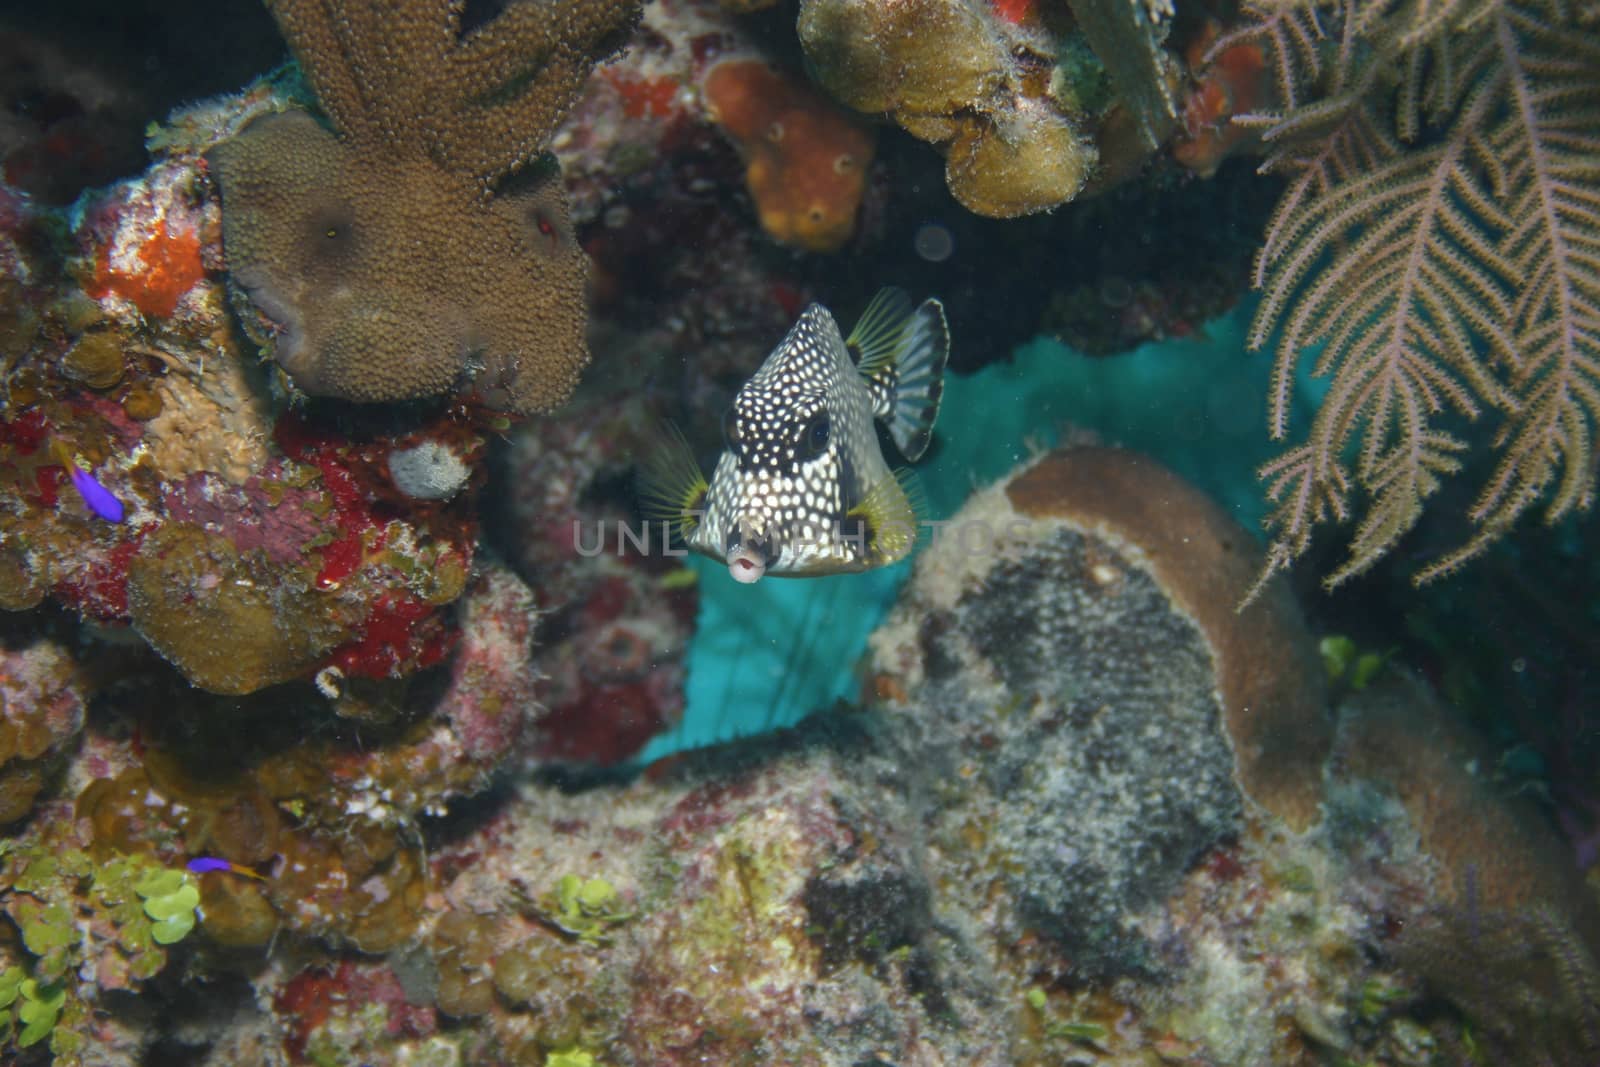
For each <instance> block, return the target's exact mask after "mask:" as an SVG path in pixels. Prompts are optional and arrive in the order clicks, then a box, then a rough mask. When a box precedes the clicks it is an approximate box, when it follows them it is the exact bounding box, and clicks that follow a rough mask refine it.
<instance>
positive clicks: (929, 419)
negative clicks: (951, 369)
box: [845, 288, 950, 463]
mask: <svg viewBox="0 0 1600 1067" xmlns="http://www.w3.org/2000/svg"><path fill="white" fill-rule="evenodd" d="M845 344H846V345H847V346H848V347H849V348H850V349H851V351H852V352H855V353H857V354H858V360H857V369H858V370H859V371H860V372H861V376H862V377H863V378H864V379H866V382H867V387H868V389H869V390H870V391H871V392H872V394H873V398H874V414H875V415H877V417H878V418H880V419H884V420H886V421H887V423H888V427H889V436H891V437H893V438H894V443H895V447H896V448H898V449H899V450H900V454H901V455H902V456H904V457H905V458H906V459H907V460H908V461H910V462H912V463H915V462H916V461H917V460H918V459H921V458H922V454H923V453H924V452H926V451H927V450H928V441H929V440H930V439H931V438H932V436H933V423H934V420H935V419H937V418H938V417H939V401H940V399H941V398H943V396H944V368H945V364H946V363H948V362H949V360H950V324H949V323H948V322H947V321H946V320H945V317H944V305H943V304H941V303H939V301H937V300H934V299H931V298H930V299H928V300H924V301H923V302H922V303H921V304H919V305H918V306H917V307H916V308H915V309H913V308H912V307H911V301H910V299H909V298H908V297H907V296H906V294H905V293H904V292H903V291H902V290H899V289H894V288H888V289H883V290H881V291H880V292H879V293H878V295H877V296H875V297H873V298H872V303H870V304H868V305H867V310H866V311H865V312H863V313H862V315H861V321H860V322H858V323H856V328H855V329H854V330H852V331H851V332H850V336H849V338H848V339H847V340H846V341H845Z"/></svg>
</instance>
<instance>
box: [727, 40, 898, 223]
mask: <svg viewBox="0 0 1600 1067" xmlns="http://www.w3.org/2000/svg"><path fill="white" fill-rule="evenodd" d="M704 93H705V101H706V109H707V111H708V112H709V114H710V115H711V118H712V119H713V120H714V121H715V122H717V123H718V124H719V125H720V126H721V127H722V128H723V129H724V130H725V131H726V132H727V134H728V136H729V137H731V138H732V139H733V141H734V143H735V144H737V145H738V147H739V154H740V155H741V156H742V157H743V159H744V161H745V168H746V169H745V182H746V184H747V185H748V187H749V189H750V195H751V197H753V198H754V199H755V202H756V210H757V212H758V213H759V215H760V218H761V227H762V229H764V230H766V231H767V233H769V234H771V235H772V237H773V238H774V239H776V240H778V241H780V242H782V243H784V244H787V245H793V246H795V247H797V248H804V249H806V250H808V251H811V252H833V251H836V250H838V249H839V247H840V246H842V245H843V244H844V243H845V242H846V241H848V240H849V239H850V236H851V235H852V234H853V233H854V232H855V224H856V213H857V210H858V209H859V208H860V206H861V194H862V193H863V192H864V191H865V189H866V174H867V167H868V165H869V164H870V163H871V162H872V153H873V148H874V144H873V136H872V134H871V132H870V131H869V130H868V129H867V128H866V127H865V126H863V125H862V124H861V123H860V122H858V121H856V120H855V119H852V118H850V117H849V116H848V115H846V114H844V113H843V112H841V111H840V110H839V109H838V108H837V107H835V106H834V105H833V104H832V103H830V102H829V101H828V100H826V99H824V98H823V97H822V96H821V94H819V93H817V92H814V91H813V90H812V89H811V88H810V87H808V86H807V85H805V83H804V82H803V81H801V80H799V79H797V78H795V77H792V76H787V75H784V74H782V73H780V72H779V71H777V70H775V69H774V68H773V67H771V66H769V65H768V64H766V63H763V62H760V61H758V60H753V59H730V60H726V61H724V62H722V63H719V64H717V65H716V66H715V67H713V68H712V69H711V72H710V73H709V74H708V75H707V76H706V81H705V87H704Z"/></svg>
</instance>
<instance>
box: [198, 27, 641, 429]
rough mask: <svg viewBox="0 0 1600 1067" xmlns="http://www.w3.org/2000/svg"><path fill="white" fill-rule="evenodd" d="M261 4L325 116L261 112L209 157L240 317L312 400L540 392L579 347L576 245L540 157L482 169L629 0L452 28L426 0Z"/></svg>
mask: <svg viewBox="0 0 1600 1067" xmlns="http://www.w3.org/2000/svg"><path fill="white" fill-rule="evenodd" d="M273 13H274V15H275V17H276V18H277V19H278V22H279V25H280V26H281V27H282V28H283V30H284V34H285V36H287V37H288V38H289V41H290V44H291V46H292V47H293V49H294V51H295V55H296V56H297V57H298V59H299V61H300V64H301V68H302V70H303V71H304V73H305V75H306V77H307V79H308V80H309V81H310V82H311V84H312V85H313V86H314V87H315V89H316V92H317V99H318V102H319V103H320V104H321V106H322V108H323V109H324V111H325V112H326V113H327V115H328V116H329V118H330V120H331V121H332V123H333V126H334V128H335V131H336V132H334V133H330V132H329V131H328V130H326V129H324V128H323V127H322V126H321V125H320V124H319V123H318V122H317V121H316V120H315V119H313V118H312V117H311V116H310V115H309V114H306V113H303V112H297V111H296V112H286V113H283V114H278V115H269V116H264V117H261V118H258V119H256V120H255V121H254V122H252V123H251V124H250V125H248V126H247V127H245V128H244V129H243V130H242V131H240V133H239V134H238V135H237V136H235V137H234V138H232V139H231V140H229V141H227V142H225V143H223V144H221V145H219V146H218V147H216V148H215V149H213V150H212V151H211V152H210V154H209V156H208V160H209V162H210V164H211V166H212V167H213V168H214V169H215V171H216V173H217V175H218V177H219V179H220V181H221V185H222V195H223V240H224V245H225V248H226V251H227V255H228V267H229V271H230V275H231V278H232V280H233V283H234V285H235V286H236V287H237V290H238V292H239V293H241V294H242V295H243V296H244V298H245V300H244V303H243V305H242V306H241V313H242V315H243V316H244V318H245V321H246V324H247V325H248V326H249V327H250V328H251V329H252V331H253V332H254V333H255V334H256V335H257V336H258V338H259V339H260V340H261V342H262V343H263V344H264V345H267V346H269V347H270V348H271V349H272V351H273V355H274V357H275V358H276V359H277V361H278V363H279V365H280V366H282V367H283V369H284V370H285V371H286V372H287V373H288V375H289V377H290V378H291V379H292V380H293V382H294V384H295V386H296V387H297V388H299V389H301V390H303V391H305V392H307V393H310V394H313V395H318V396H335V397H342V398H345V399H350V400H360V401H392V400H402V399H412V398H418V397H430V396H437V395H440V394H444V393H471V394H473V395H474V396H476V397H477V398H478V399H479V400H481V402H483V403H485V404H487V405H489V406H491V407H496V408H502V409H507V410H511V411H515V412H530V411H544V410H549V409H551V408H553V407H555V406H556V405H558V404H559V403H561V402H562V401H563V400H565V399H566V397H567V395H568V394H569V393H570V392H571V391H572V388H573V386H574V385H575V384H576V382H577V377H578V372H579V370H580V369H581V368H582V367H583V365H584V364H585V363H587V361H588V349H587V347H586V344H585V340H584V323H585V313H584V285H585V278H586V268H585V261H584V258H583V255H582V252H581V251H580V249H579V248H578V246H577V242H576V239H575V237H574V235H573V233H572V229H571V225H570V223H569V222H568V220H567V213H566V206H565V201H564V199H563V197H562V194H561V186H560V180H559V175H557V174H556V173H555V172H554V170H553V169H551V168H543V169H540V168H535V169H534V170H531V171H529V172H528V173H527V174H525V175H522V176H519V180H518V181H516V182H513V183H506V182H503V181H502V179H505V178H506V177H507V176H508V175H510V174H513V173H514V172H516V171H519V170H521V169H522V168H523V167H525V166H526V165H527V164H528V163H529V162H530V161H531V160H532V159H533V158H534V157H535V156H536V155H537V154H538V153H539V152H540V151H541V150H542V149H543V148H544V146H545V144H546V143H547V142H548V140H549V137H550V134H551V132H552V131H553V130H554V128H555V125H556V123H557V122H558V121H559V120H560V118H561V116H562V114H563V113H564V112H565V110H566V109H567V108H568V107H569V106H570V105H571V103H572V100H573V98H574V96H575V95H576V93H577V90H578V87H579V85H580V84H581V83H582V80H583V78H584V77H585V76H586V74H587V73H588V70H589V67H590V66H591V64H592V63H593V62H594V61H595V59H597V58H599V57H601V56H603V55H605V54H606V53H607V52H609V51H611V50H612V49H613V48H615V47H616V45H617V44H618V43H620V40H621V38H620V36H619V35H620V34H623V33H625V32H626V30H627V29H628V27H629V25H630V21H631V20H632V19H633V18H634V17H635V9H634V5H633V4H631V3H626V2H617V3H603V4H601V3H569V4H565V5H562V6H561V8H560V10H559V11H557V12H546V11H539V12H537V13H535V12H534V11H532V9H530V8H523V7H517V8H512V9H509V10H508V11H507V12H505V13H504V14H503V15H501V16H500V17H499V18H497V19H494V20H492V21H491V22H489V23H487V24H485V25H483V26H479V27H477V28H475V29H474V30H473V31H472V32H470V33H469V34H467V35H466V36H465V37H464V38H462V37H461V27H460V10H459V7H458V6H457V5H454V4H450V3H436V2H432V0H418V2H414V3H411V4H408V5H406V6H405V7H403V8H401V9H399V10H396V11H387V10H386V11H383V12H371V13H367V12H365V9H363V8H361V7H360V6H359V5H357V6H354V7H350V8H348V9H345V8H340V9H339V11H337V12H334V11H330V10H326V9H325V8H324V7H323V5H321V4H318V3H284V4H278V5H275V6H274V8H273ZM458 38H459V41H458Z"/></svg>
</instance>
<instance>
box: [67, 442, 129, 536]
mask: <svg viewBox="0 0 1600 1067" xmlns="http://www.w3.org/2000/svg"><path fill="white" fill-rule="evenodd" d="M50 451H51V452H52V453H53V454H54V455H55V457H56V459H57V460H59V461H60V463H61V465H62V466H63V467H65V468H66V469H67V473H68V474H70V475H72V487H73V488H74V489H76V490H77V491H78V495H79V496H81V497H83V503H84V506H85V507H87V508H88V509H89V510H90V511H92V512H94V513H95V514H96V515H98V516H100V517H101V518H102V519H105V520H106V521H107V522H121V521H122V517H123V516H124V515H125V514H127V512H126V511H125V510H124V509H123V507H122V501H120V500H118V499H117V496H116V494H115V493H113V492H112V491H111V490H109V489H107V488H106V487H105V486H103V485H101V484H100V483H99V481H97V480H96V479H95V476H94V475H92V474H90V473H89V472H88V471H87V470H85V469H84V468H86V467H87V466H88V464H86V463H84V462H83V460H82V459H80V458H79V457H78V456H76V455H75V454H73V452H72V451H71V450H70V449H68V448H67V446H66V445H65V444H64V443H63V442H61V441H59V440H56V441H51V442H50Z"/></svg>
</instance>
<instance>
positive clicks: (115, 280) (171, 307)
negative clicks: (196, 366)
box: [85, 219, 206, 318]
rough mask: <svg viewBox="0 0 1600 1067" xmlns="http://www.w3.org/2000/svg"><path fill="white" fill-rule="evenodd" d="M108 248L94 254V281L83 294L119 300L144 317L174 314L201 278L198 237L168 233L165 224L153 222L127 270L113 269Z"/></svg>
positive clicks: (184, 232) (191, 233) (190, 232)
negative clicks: (130, 305) (149, 232)
mask: <svg viewBox="0 0 1600 1067" xmlns="http://www.w3.org/2000/svg"><path fill="white" fill-rule="evenodd" d="M111 253H112V249H111V246H109V245H105V246H102V247H101V248H100V250H99V251H98V252H96V253H95V263H94V279H93V281H91V282H90V283H89V285H88V286H86V287H85V291H86V292H87V293H88V294H89V295H90V296H92V297H94V298H95V299H97V300H98V299H101V298H103V297H106V296H112V295H115V296H120V297H123V298H125V299H127V300H131V301H132V302H133V304H134V306H135V307H137V308H138V309H139V310H140V311H142V312H144V313H145V314H146V315H149V316H152V317H155V318H166V317H168V316H170V315H171V314H172V313H173V312H174V311H176V310H177V307H178V301H179V300H181V299H182V298H183V294H185V293H187V292H188V291H189V290H190V289H192V288H194V287H195V285H196V284H197V283H198V282H199V281H200V280H201V279H202V278H204V277H205V275H206V269H205V265H204V264H203V263H202V262H201V260H200V235H199V234H198V233H195V232H194V231H193V230H180V231H178V232H176V233H171V232H169V231H168V229H167V221H166V220H165V219H161V220H159V221H157V222H156V224H155V226H154V227H153V229H152V231H151V234H150V237H149V238H148V239H147V240H146V241H145V242H144V244H143V245H141V246H140V247H139V249H138V251H137V252H135V253H134V259H135V260H136V261H137V265H136V266H133V267H132V268H131V269H125V268H121V267H116V266H113V265H112V263H111Z"/></svg>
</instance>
